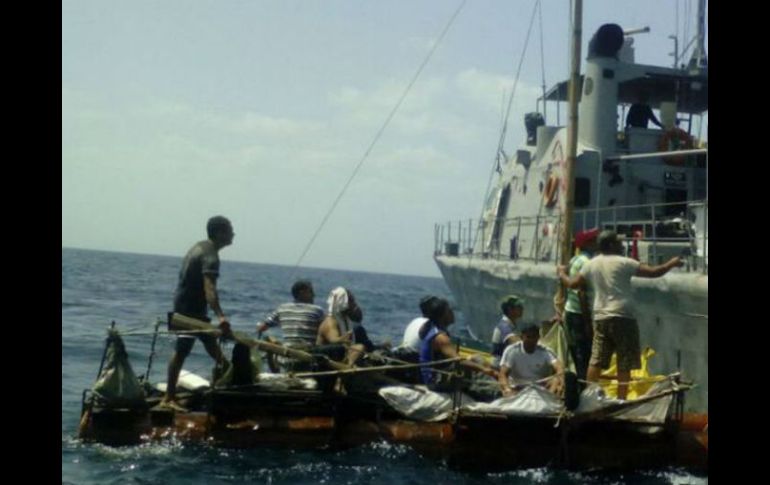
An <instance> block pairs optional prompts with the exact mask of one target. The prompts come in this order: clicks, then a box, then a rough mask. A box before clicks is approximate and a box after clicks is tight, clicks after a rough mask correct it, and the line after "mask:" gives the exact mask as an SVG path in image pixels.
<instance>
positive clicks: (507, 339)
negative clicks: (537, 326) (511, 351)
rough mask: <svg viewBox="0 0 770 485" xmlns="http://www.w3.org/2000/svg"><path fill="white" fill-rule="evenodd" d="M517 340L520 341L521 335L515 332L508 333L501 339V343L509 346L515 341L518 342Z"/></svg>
mask: <svg viewBox="0 0 770 485" xmlns="http://www.w3.org/2000/svg"><path fill="white" fill-rule="evenodd" d="M519 341H521V335H518V334H515V333H509V334H508V335H507V336H506V337H505V340H503V344H505V346H506V347H507V346H509V345H511V344H515V343H516V342H519Z"/></svg>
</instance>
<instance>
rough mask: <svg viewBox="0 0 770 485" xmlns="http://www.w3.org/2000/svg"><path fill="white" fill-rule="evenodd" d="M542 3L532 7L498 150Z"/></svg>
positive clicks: (503, 139)
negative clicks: (536, 14)
mask: <svg viewBox="0 0 770 485" xmlns="http://www.w3.org/2000/svg"><path fill="white" fill-rule="evenodd" d="M539 4H540V0H537V1H536V2H535V5H534V7H533V9H532V17H530V19H529V27H528V28H527V37H526V38H525V39H524V48H523V49H522V52H521V57H520V58H519V65H518V67H517V68H516V78H515V79H514V80H513V89H512V90H511V95H510V97H509V98H508V111H507V112H506V114H505V124H504V125H503V132H502V133H501V134H500V141H499V143H498V150H501V149H502V148H503V144H504V143H505V136H506V135H507V133H508V119H509V118H510V115H511V107H513V98H514V96H515V95H516V88H517V87H518V85H519V77H520V76H521V67H522V65H523V64H524V58H525V57H526V54H527V47H528V46H529V38H530V36H531V34H532V26H533V25H534V23H535V13H536V12H537V6H538V5H539Z"/></svg>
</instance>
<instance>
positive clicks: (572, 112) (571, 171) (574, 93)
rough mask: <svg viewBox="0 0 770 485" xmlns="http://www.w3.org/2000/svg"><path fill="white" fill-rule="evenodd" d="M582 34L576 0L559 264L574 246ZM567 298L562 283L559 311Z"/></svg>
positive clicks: (566, 260) (565, 261)
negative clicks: (573, 223)
mask: <svg viewBox="0 0 770 485" xmlns="http://www.w3.org/2000/svg"><path fill="white" fill-rule="evenodd" d="M582 34H583V0H575V11H574V13H573V18H572V49H571V55H572V59H571V63H570V65H571V68H570V79H569V94H568V96H569V98H568V100H569V115H568V116H569V117H568V120H567V159H566V161H565V164H564V170H563V171H562V177H564V180H565V181H566V182H567V184H566V185H567V187H566V190H565V193H564V200H565V206H564V213H563V215H562V223H561V231H560V232H561V234H560V235H559V238H560V242H561V247H560V248H559V262H558V264H560V265H563V266H566V265H567V264H568V263H569V260H570V257H571V256H570V254H571V252H572V251H571V249H572V220H573V210H574V205H575V160H576V158H577V130H578V96H579V95H580V47H581V43H582ZM565 301H566V298H565V291H564V287H563V286H562V285H561V284H559V286H558V289H557V291H556V295H554V307H555V310H556V313H557V314H558V315H562V314H563V311H564V303H565Z"/></svg>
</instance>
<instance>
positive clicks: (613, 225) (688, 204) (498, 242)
mask: <svg viewBox="0 0 770 485" xmlns="http://www.w3.org/2000/svg"><path fill="white" fill-rule="evenodd" d="M561 222H562V221H561V216H559V215H532V216H518V217H509V218H497V219H493V218H487V219H482V220H474V219H466V220H458V221H449V222H446V223H443V224H436V225H435V227H434V241H435V245H434V255H437V256H438V255H441V256H450V257H469V258H482V259H498V260H502V259H507V260H523V261H532V262H535V263H550V264H555V262H556V261H558V260H559V244H558V237H559V234H560V231H561ZM574 223H575V226H574V230H575V231H581V230H586V229H591V228H594V227H599V228H601V229H613V230H614V231H616V232H617V233H618V234H619V235H621V236H624V244H625V246H626V249H627V254H628V255H629V256H631V257H635V258H637V259H639V260H640V261H642V262H644V263H647V264H660V263H662V262H665V261H666V260H668V259H669V258H670V257H673V256H680V257H682V259H684V261H685V267H684V271H689V272H693V271H699V272H703V273H708V199H704V200H696V201H685V202H669V203H652V204H638V205H623V206H621V205H617V206H610V207H600V208H590V209H579V210H576V211H575V213H574ZM504 241H505V242H506V244H503V242H504Z"/></svg>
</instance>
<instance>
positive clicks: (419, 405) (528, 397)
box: [379, 379, 674, 424]
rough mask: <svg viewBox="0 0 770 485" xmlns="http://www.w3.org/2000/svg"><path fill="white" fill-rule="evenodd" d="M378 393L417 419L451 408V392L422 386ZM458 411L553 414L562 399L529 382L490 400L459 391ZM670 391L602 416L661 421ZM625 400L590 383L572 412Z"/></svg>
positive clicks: (653, 390) (656, 389)
mask: <svg viewBox="0 0 770 485" xmlns="http://www.w3.org/2000/svg"><path fill="white" fill-rule="evenodd" d="M673 386H674V384H673V383H672V382H671V380H669V379H666V380H665V381H662V382H657V383H655V384H654V385H652V386H651V387H650V389H649V390H648V393H647V394H646V395H647V396H653V395H655V394H658V393H660V392H663V391H667V390H671V389H673V388H674V387H673ZM379 394H380V396H382V398H383V399H385V401H386V402H387V403H388V404H389V405H390V406H391V407H392V408H393V409H395V410H396V411H398V412H399V413H400V414H402V415H404V416H406V417H408V418H410V419H414V420H417V421H441V420H444V419H447V418H448V417H449V416H450V415H451V414H452V411H453V409H454V407H453V402H452V396H451V394H446V393H439V392H434V391H430V390H428V389H427V388H426V387H424V386H388V387H383V388H381V389H380V390H379ZM460 396H461V397H460V402H459V403H458V409H459V411H461V412H462V411H469V412H474V413H486V414H503V415H507V416H556V415H559V414H561V413H562V411H563V409H564V406H563V403H562V401H561V400H560V399H559V398H557V397H556V396H555V395H554V394H553V393H551V392H549V391H548V390H547V389H545V388H544V387H542V386H538V385H528V386H525V387H524V388H523V389H522V390H520V391H519V392H518V393H516V394H515V395H513V396H508V397H502V398H499V399H496V400H494V401H492V402H490V403H482V402H476V401H474V400H473V399H472V398H471V397H469V396H467V395H465V394H460ZM672 400H673V394H670V395H668V396H664V397H661V398H658V399H653V400H651V401H648V402H642V403H639V404H637V405H633V404H630V403H631V402H632V401H625V403H626V404H629V406H628V407H625V408H624V409H622V410H618V411H615V412H612V413H610V414H608V415H607V416H605V417H603V418H602V419H611V420H618V421H636V422H645V423H650V424H663V422H665V419H666V414H667V413H668V409H669V407H670V406H671V402H672ZM623 402H624V401H620V400H618V399H615V398H612V397H609V396H607V395H606V394H605V392H604V391H603V390H602V388H601V387H600V386H598V385H596V384H590V385H589V386H588V387H587V388H586V389H585V390H584V391H583V392H582V393H581V395H580V405H579V406H578V408H577V409H576V410H575V411H574V412H573V413H572V414H573V415H574V416H576V417H578V416H580V415H581V414H585V413H591V412H594V411H597V410H600V409H602V408H607V407H609V406H614V405H617V404H621V403H623Z"/></svg>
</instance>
